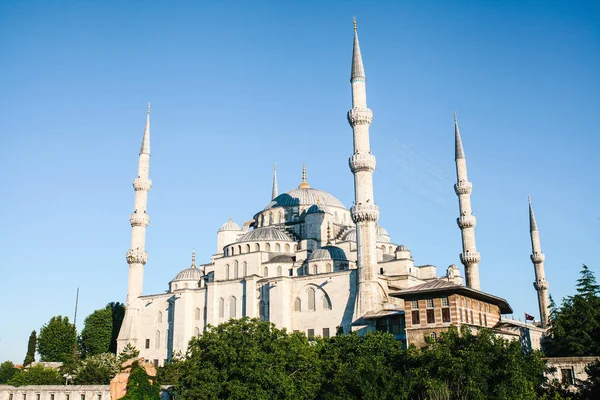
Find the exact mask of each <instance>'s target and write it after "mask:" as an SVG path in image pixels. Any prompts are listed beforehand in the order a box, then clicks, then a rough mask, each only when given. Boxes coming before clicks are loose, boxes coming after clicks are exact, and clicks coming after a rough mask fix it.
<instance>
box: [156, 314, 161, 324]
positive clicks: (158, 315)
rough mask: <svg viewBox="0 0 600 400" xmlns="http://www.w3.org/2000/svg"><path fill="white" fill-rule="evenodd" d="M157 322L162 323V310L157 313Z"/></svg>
mask: <svg viewBox="0 0 600 400" xmlns="http://www.w3.org/2000/svg"><path fill="white" fill-rule="evenodd" d="M156 322H157V323H159V324H162V313H161V312H160V311H159V312H158V314H157V315H156Z"/></svg>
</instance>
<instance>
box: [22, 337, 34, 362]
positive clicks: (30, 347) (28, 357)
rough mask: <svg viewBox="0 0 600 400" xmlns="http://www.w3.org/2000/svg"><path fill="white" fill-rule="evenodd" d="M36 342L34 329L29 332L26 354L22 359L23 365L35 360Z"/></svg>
mask: <svg viewBox="0 0 600 400" xmlns="http://www.w3.org/2000/svg"><path fill="white" fill-rule="evenodd" d="M36 342H37V334H36V332H35V331H33V332H31V335H29V342H28V343H27V354H26V355H25V360H24V361H23V365H29V364H31V363H32V362H34V361H35V345H36Z"/></svg>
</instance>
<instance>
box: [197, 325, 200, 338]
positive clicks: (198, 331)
mask: <svg viewBox="0 0 600 400" xmlns="http://www.w3.org/2000/svg"><path fill="white" fill-rule="evenodd" d="M196 336H200V328H198V327H196Z"/></svg>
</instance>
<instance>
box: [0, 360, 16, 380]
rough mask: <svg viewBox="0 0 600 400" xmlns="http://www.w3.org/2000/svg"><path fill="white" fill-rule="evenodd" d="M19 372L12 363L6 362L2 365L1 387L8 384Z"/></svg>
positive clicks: (0, 365)
mask: <svg viewBox="0 0 600 400" xmlns="http://www.w3.org/2000/svg"><path fill="white" fill-rule="evenodd" d="M17 372H19V370H18V369H16V368H15V364H13V363H12V362H10V361H4V362H3V363H2V364H0V385H1V384H4V383H6V382H8V381H9V380H10V378H12V377H13V376H14V375H15V374H16V373H17Z"/></svg>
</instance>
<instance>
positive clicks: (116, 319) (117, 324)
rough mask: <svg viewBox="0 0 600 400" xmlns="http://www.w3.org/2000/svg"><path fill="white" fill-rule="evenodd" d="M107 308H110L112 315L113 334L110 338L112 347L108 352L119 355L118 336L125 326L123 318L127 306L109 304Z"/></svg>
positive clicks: (114, 303) (116, 303)
mask: <svg viewBox="0 0 600 400" xmlns="http://www.w3.org/2000/svg"><path fill="white" fill-rule="evenodd" d="M107 307H110V311H111V315H112V333H111V337H110V346H109V348H108V351H110V352H111V353H113V354H117V336H119V331H120V330H121V325H122V324H123V318H124V317H125V306H124V305H123V304H122V303H119V302H112V303H108V305H107Z"/></svg>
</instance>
